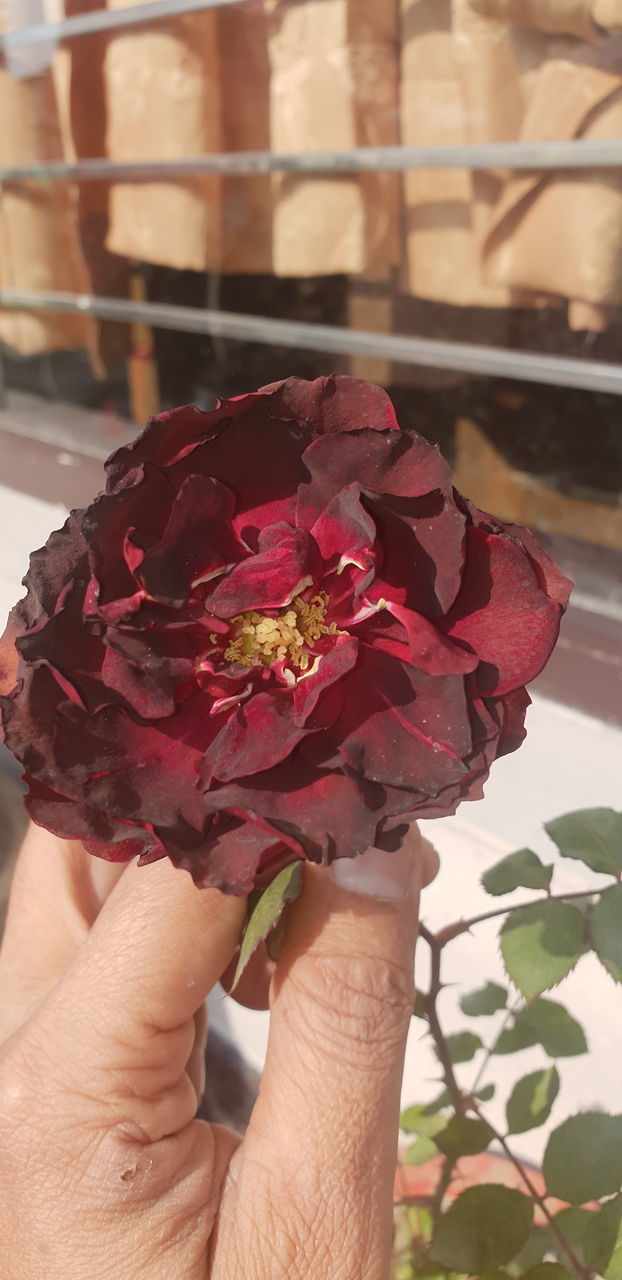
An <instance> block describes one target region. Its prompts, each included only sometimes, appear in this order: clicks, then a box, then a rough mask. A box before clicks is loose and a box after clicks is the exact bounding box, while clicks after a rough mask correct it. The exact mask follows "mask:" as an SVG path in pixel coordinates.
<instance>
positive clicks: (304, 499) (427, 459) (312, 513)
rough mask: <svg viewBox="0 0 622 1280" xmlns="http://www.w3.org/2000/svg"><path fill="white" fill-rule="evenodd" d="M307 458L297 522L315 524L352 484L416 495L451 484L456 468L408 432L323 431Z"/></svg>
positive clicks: (310, 447) (431, 447)
mask: <svg viewBox="0 0 622 1280" xmlns="http://www.w3.org/2000/svg"><path fill="white" fill-rule="evenodd" d="M302 460H303V462H304V464H305V466H306V468H307V470H308V471H309V472H310V473H311V479H310V481H309V482H308V483H304V484H301V485H300V489H299V497H298V508H297V514H296V523H297V524H298V525H301V526H305V527H306V528H311V527H312V525H313V524H314V523H315V521H316V520H317V519H318V518H319V516H320V515H321V514H322V512H323V511H324V510H325V508H326V507H327V506H328V504H329V502H330V501H331V500H332V498H333V497H334V496H335V494H336V493H339V492H340V491H341V490H342V489H345V488H346V487H347V485H350V484H358V485H360V487H361V489H364V490H367V491H369V492H371V493H383V494H394V495H396V496H398V497H408V498H415V497H420V496H421V495H422V494H426V493H430V492H431V491H432V490H434V489H447V488H448V486H449V484H450V482H451V473H450V470H449V467H448V466H447V463H446V462H445V460H444V458H442V457H441V455H440V453H439V451H438V449H437V448H436V447H435V446H433V445H431V444H428V442H427V440H423V439H422V437H421V436H417V435H415V433H414V432H408V431H400V432H396V431H370V430H363V431H354V430H351V431H349V432H344V433H343V434H342V435H337V436H322V437H321V438H320V439H319V440H315V441H314V442H313V444H310V445H309V447H308V449H305V452H304V454H303V456H302Z"/></svg>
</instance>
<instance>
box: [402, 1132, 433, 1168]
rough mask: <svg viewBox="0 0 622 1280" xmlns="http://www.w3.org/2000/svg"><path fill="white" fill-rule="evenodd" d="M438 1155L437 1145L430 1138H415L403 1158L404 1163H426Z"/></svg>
mask: <svg viewBox="0 0 622 1280" xmlns="http://www.w3.org/2000/svg"><path fill="white" fill-rule="evenodd" d="M437 1155H438V1147H437V1145H436V1143H435V1142H434V1140H433V1139H432V1138H417V1141H416V1142H413V1143H411V1145H410V1146H409V1147H408V1149H407V1151H406V1154H405V1156H404V1160H405V1162H406V1164H427V1162H428V1160H433V1159H434V1156H437Z"/></svg>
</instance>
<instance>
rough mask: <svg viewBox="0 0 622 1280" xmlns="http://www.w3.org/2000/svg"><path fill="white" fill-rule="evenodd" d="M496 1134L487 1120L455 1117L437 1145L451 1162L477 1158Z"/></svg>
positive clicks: (437, 1141)
mask: <svg viewBox="0 0 622 1280" xmlns="http://www.w3.org/2000/svg"><path fill="white" fill-rule="evenodd" d="M493 1138H494V1133H493V1131H492V1129H491V1128H490V1125H488V1124H486V1122H485V1120H476V1119H475V1118H474V1117H472V1116H459V1115H454V1116H452V1117H451V1120H449V1121H448V1123H447V1124H446V1126H445V1128H444V1129H443V1131H442V1133H439V1134H438V1136H437V1139H436V1145H437V1147H439V1148H440V1150H441V1151H442V1152H443V1155H445V1156H448V1158H449V1159H450V1160H457V1159H458V1158H459V1157H460V1156H477V1155H479V1153H480V1151H485V1150H486V1147H488V1146H489V1145H490V1143H491V1142H492V1139H493Z"/></svg>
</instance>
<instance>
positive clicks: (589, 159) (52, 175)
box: [0, 138, 622, 182]
mask: <svg viewBox="0 0 622 1280" xmlns="http://www.w3.org/2000/svg"><path fill="white" fill-rule="evenodd" d="M620 167H622V139H617V138H605V139H602V140H600V141H599V140H591V139H590V140H586V141H583V140H582V139H572V140H571V141H569V142H533V143H532V142H486V143H481V144H478V145H473V146H460V147H353V148H352V149H351V150H348V151H290V152H274V151H229V152H215V153H214V154H212V155H203V156H190V157H188V158H187V159H184V160H117V161H115V160H99V159H97V160H78V161H77V162H76V163H75V164H68V163H65V162H64V161H53V162H51V163H45V162H41V163H40V164H39V163H36V162H35V163H31V164H26V165H13V166H5V167H4V168H0V181H1V182H19V181H22V180H24V179H32V178H34V179H41V180H45V181H50V180H51V181H58V180H59V179H62V180H65V181H80V182H98V181H109V182H110V181H114V182H153V181H157V180H159V179H162V178H191V177H200V176H201V174H208V173H218V174H257V173H274V172H275V171H280V172H285V173H287V172H289V173H326V172H329V173H359V172H368V171H370V170H373V171H378V170H387V171H389V170H390V171H394V172H398V171H403V170H408V169H456V168H459V169H462V168H468V169H592V168H599V169H602V168H606V169H612V168H620Z"/></svg>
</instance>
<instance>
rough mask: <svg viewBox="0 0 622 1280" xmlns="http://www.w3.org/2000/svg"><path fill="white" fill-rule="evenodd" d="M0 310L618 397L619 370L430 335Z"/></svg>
mask: <svg viewBox="0 0 622 1280" xmlns="http://www.w3.org/2000/svg"><path fill="white" fill-rule="evenodd" d="M0 307H10V308H13V309H22V308H27V309H28V310H38V311H59V312H69V313H76V312H77V313H82V314H83V315H90V316H95V317H97V318H98V319H100V320H119V321H121V322H123V323H128V324H136V323H146V324H149V325H151V326H152V327H153V328H154V329H174V330H178V331H180V332H185V333H208V334H212V335H213V336H214V337H220V338H229V339H232V340H233V341H235V342H257V343H264V344H265V343H267V344H269V345H273V346H281V347H294V348H300V350H304V351H325V352H327V353H328V354H330V355H337V354H339V355H352V356H371V357H376V358H378V357H379V358H380V359H385V360H391V361H394V362H395V363H396V364H407V365H423V366H425V367H427V368H432V369H451V370H454V371H455V372H459V373H468V374H471V375H473V376H477V377H479V376H484V377H492V378H516V379H519V380H520V381H524V382H543V383H546V384H552V385H554V386H559V387H576V388H577V389H581V390H584V391H607V392H609V393H611V394H612V395H622V365H618V364H607V363H605V362H604V361H597V360H571V359H569V358H568V357H566V356H548V355H547V356H542V355H536V354H534V353H532V352H523V351H508V350H505V349H504V348H497V347H485V346H478V345H476V344H475V343H470V342H441V341H439V340H437V339H435V338H413V337H410V336H402V335H400V334H387V333H369V332H367V331H366V330H359V329H345V328H340V327H338V326H337V325H328V324H308V323H306V322H304V321H302V320H273V319H272V318H270V317H268V316H252V315H245V314H244V313H240V312H237V311H207V310H203V309H202V308H199V307H179V306H173V305H170V304H165V303H160V302H129V301H127V300H126V299H125V298H100V297H93V296H91V295H88V294H72V293H32V292H27V291H25V290H21V289H4V290H2V291H1V292H0Z"/></svg>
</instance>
